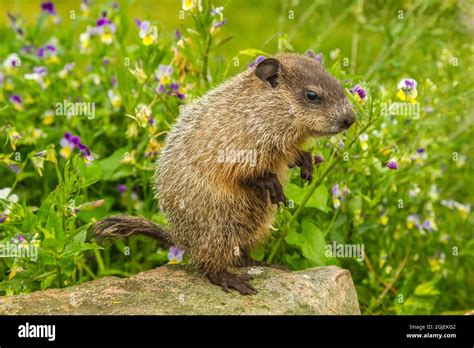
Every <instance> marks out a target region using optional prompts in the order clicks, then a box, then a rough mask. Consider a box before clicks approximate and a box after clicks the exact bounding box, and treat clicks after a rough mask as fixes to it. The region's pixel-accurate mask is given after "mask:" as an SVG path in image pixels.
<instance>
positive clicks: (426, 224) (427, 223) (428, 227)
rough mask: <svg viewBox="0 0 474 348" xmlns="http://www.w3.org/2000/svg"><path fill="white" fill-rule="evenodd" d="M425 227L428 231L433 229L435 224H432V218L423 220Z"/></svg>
mask: <svg viewBox="0 0 474 348" xmlns="http://www.w3.org/2000/svg"><path fill="white" fill-rule="evenodd" d="M423 228H424V229H425V230H427V231H428V232H431V231H433V226H432V224H431V222H430V220H425V221H424V222H423Z"/></svg>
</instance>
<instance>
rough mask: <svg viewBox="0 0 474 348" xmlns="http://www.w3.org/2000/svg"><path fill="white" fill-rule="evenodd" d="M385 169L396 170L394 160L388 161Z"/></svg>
mask: <svg viewBox="0 0 474 348" xmlns="http://www.w3.org/2000/svg"><path fill="white" fill-rule="evenodd" d="M387 168H388V169H391V170H397V169H398V164H397V161H396V160H395V159H391V160H390V161H388V163H387Z"/></svg>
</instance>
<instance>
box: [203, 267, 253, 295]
mask: <svg viewBox="0 0 474 348" xmlns="http://www.w3.org/2000/svg"><path fill="white" fill-rule="evenodd" d="M206 277H207V279H209V281H210V282H211V283H212V284H214V285H218V286H220V287H222V289H223V290H224V291H225V292H229V291H230V289H233V290H237V291H238V292H239V293H240V294H241V295H255V294H257V293H258V291H257V289H255V288H254V287H253V286H252V285H250V283H249V280H251V279H252V276H251V275H248V274H244V275H237V274H233V273H230V272H227V271H224V272H214V273H209V274H207V275H206Z"/></svg>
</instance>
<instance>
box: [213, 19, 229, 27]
mask: <svg viewBox="0 0 474 348" xmlns="http://www.w3.org/2000/svg"><path fill="white" fill-rule="evenodd" d="M226 24H227V19H224V20H222V21H218V22H214V24H213V25H212V28H213V29H216V28H219V27H223V26H224V25H226Z"/></svg>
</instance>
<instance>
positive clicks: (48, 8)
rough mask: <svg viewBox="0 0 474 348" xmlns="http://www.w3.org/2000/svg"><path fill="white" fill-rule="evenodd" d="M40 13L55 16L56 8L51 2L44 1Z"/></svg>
mask: <svg viewBox="0 0 474 348" xmlns="http://www.w3.org/2000/svg"><path fill="white" fill-rule="evenodd" d="M41 11H43V12H46V13H48V14H50V15H55V14H56V8H55V7H54V4H53V2H52V1H45V2H43V3H42V4H41Z"/></svg>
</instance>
